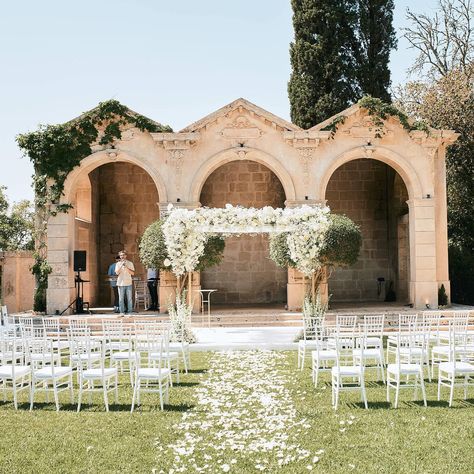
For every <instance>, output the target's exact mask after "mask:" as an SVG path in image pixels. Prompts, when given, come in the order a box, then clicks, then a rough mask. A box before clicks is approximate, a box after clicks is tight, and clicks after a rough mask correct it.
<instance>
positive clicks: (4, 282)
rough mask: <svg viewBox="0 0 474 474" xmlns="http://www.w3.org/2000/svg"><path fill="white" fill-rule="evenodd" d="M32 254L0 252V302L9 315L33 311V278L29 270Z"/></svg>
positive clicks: (31, 263) (32, 260)
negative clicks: (5, 307)
mask: <svg viewBox="0 0 474 474" xmlns="http://www.w3.org/2000/svg"><path fill="white" fill-rule="evenodd" d="M33 264H34V259H33V253H32V252H26V251H18V252H0V277H1V302H2V305H6V306H7V308H8V312H9V313H18V312H21V311H29V310H32V309H33V299H34V293H35V277H34V276H33V274H32V273H31V270H30V268H31V267H32V265H33Z"/></svg>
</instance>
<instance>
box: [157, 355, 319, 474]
mask: <svg viewBox="0 0 474 474" xmlns="http://www.w3.org/2000/svg"><path fill="white" fill-rule="evenodd" d="M210 357H211V358H210V361H209V370H208V372H207V373H205V374H202V379H203V380H202V382H201V384H200V386H199V387H198V388H197V389H196V404H195V408H193V409H192V410H190V411H189V412H186V413H184V414H183V416H182V419H181V422H180V423H179V424H177V425H176V427H175V429H176V432H179V433H181V435H180V436H179V437H178V440H177V441H176V442H175V443H173V444H171V445H168V446H161V445H159V439H157V444H158V449H159V450H160V456H159V458H161V457H162V456H163V457H165V458H167V459H174V462H173V465H172V466H169V467H167V468H166V469H165V466H160V469H158V470H157V471H156V472H160V473H170V474H173V473H180V472H256V471H268V472H275V471H276V470H277V469H278V468H281V467H282V466H285V465H288V464H290V463H298V467H299V468H300V469H301V466H304V469H309V470H310V469H312V467H313V464H315V463H316V462H318V460H319V458H318V456H320V455H321V454H322V452H323V451H322V450H317V451H315V452H310V451H309V450H307V449H303V448H302V447H301V446H300V445H299V444H298V438H301V437H302V436H303V435H304V434H305V433H306V432H307V431H308V430H309V428H310V424H309V423H308V421H307V420H305V419H304V418H302V417H300V416H299V415H298V413H297V410H296V409H295V406H294V404H293V401H292V397H291V393H290V390H289V387H290V386H291V384H294V383H296V378H295V377H294V376H293V373H292V370H291V368H290V366H289V364H288V360H287V358H286V357H285V355H284V354H282V353H278V352H271V351H246V352H238V351H234V352H217V353H214V354H212V355H211V356H210ZM299 472H301V471H299Z"/></svg>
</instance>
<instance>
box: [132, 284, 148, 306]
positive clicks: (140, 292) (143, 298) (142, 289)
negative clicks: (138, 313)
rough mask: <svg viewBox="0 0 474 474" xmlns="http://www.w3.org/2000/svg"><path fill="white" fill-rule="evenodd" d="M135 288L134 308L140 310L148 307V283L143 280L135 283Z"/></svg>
mask: <svg viewBox="0 0 474 474" xmlns="http://www.w3.org/2000/svg"><path fill="white" fill-rule="evenodd" d="M134 287H135V295H134V296H135V300H134V307H135V308H139V307H140V306H143V307H144V308H147V307H148V287H147V282H146V281H143V280H136V281H134Z"/></svg>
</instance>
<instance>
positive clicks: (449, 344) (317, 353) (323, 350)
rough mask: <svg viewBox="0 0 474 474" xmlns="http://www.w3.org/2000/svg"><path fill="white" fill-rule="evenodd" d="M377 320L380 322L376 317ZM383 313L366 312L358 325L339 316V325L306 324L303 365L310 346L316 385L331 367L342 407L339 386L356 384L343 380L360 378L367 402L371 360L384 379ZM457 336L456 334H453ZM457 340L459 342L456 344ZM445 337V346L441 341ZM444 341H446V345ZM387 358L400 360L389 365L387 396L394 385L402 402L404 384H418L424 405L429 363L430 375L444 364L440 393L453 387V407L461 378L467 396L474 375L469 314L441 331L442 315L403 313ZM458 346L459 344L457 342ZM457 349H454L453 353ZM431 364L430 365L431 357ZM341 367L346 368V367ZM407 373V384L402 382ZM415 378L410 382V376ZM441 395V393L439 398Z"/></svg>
mask: <svg viewBox="0 0 474 474" xmlns="http://www.w3.org/2000/svg"><path fill="white" fill-rule="evenodd" d="M377 318H378V320H377ZM383 319H384V317H383V315H380V316H378V317H374V316H366V317H365V318H364V322H363V323H362V324H361V325H360V326H359V328H356V321H355V319H351V318H350V317H347V316H346V317H342V318H341V319H337V320H336V325H328V324H327V322H324V321H321V320H319V319H317V318H316V319H314V320H313V321H309V322H308V321H306V322H305V330H304V333H305V337H304V338H303V340H302V341H300V344H299V350H298V364H299V366H300V368H302V367H303V364H304V357H305V351H306V348H308V349H310V350H311V356H312V363H313V364H312V378H313V381H314V383H315V386H317V383H318V374H319V372H320V371H322V370H328V371H331V374H332V387H333V404H334V406H335V407H337V404H338V395H339V391H340V390H346V389H351V388H353V386H354V384H352V386H351V385H349V386H346V385H345V384H344V383H343V379H344V378H348V379H352V380H353V381H355V382H356V384H355V388H357V389H359V390H361V391H362V392H363V393H361V396H362V398H363V400H364V404H366V396H365V387H364V380H363V379H364V373H365V371H366V370H367V369H368V368H370V367H368V366H367V364H368V363H369V362H370V361H373V362H374V365H372V367H374V368H375V369H376V370H377V373H378V376H379V378H380V377H381V378H382V381H383V382H384V383H385V378H384V368H385V365H386V364H385V360H384V351H383V332H384V321H383ZM433 321H435V322H436V324H433ZM454 335H455V336H454ZM453 338H454V342H453ZM440 341H441V344H443V345H439V344H440ZM443 341H444V343H443ZM387 342H388V344H387V360H390V359H393V358H395V363H391V364H390V363H389V364H388V365H387V366H386V370H387V400H388V401H389V392H390V389H391V388H394V389H395V390H396V396H395V406H397V405H398V394H399V390H400V388H409V387H413V388H415V395H416V392H417V390H418V389H419V388H420V389H421V392H422V395H423V400H424V403H425V404H426V393H425V387H424V374H423V369H424V367H427V368H428V376H429V379H430V380H431V377H432V375H433V373H434V367H435V366H436V365H437V366H439V376H438V384H439V385H438V392H439V393H440V390H441V386H442V385H446V384H449V386H450V387H451V393H450V402H449V404H450V406H451V404H452V398H453V390H454V387H455V386H456V385H459V383H457V381H456V378H459V376H462V377H463V381H462V386H463V387H464V389H465V396H466V394H467V387H468V386H469V385H470V384H471V383H472V381H473V380H472V376H474V365H473V364H472V360H473V358H474V343H473V341H472V335H471V334H470V333H468V315H465V314H459V315H457V317H453V318H452V319H451V320H450V321H449V325H448V331H444V332H443V333H442V334H441V332H440V331H439V319H438V320H437V318H433V317H432V316H431V315H430V318H428V317H427V315H425V317H424V318H423V319H422V320H421V322H420V321H419V319H418V318H417V317H416V315H410V316H408V317H407V315H400V320H399V331H398V332H396V333H393V334H392V335H390V336H389V337H388V341H387ZM453 344H454V346H453ZM453 347H454V352H453ZM431 354H434V357H432V363H431V366H430V355H431ZM341 368H342V369H341ZM402 377H406V383H404V384H403V386H402V383H401V381H402ZM412 378H413V379H414V380H410V379H412ZM439 396H440V395H439V394H438V397H439Z"/></svg>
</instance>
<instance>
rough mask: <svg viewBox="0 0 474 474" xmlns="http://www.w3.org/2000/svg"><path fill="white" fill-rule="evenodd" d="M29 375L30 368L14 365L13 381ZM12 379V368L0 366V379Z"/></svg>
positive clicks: (10, 366)
mask: <svg viewBox="0 0 474 474" xmlns="http://www.w3.org/2000/svg"><path fill="white" fill-rule="evenodd" d="M30 373H31V367H30V366H28V365H16V366H15V379H17V378H21V377H24V376H25V375H28V374H30ZM11 378H13V366H12V365H2V366H0V379H11Z"/></svg>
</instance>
